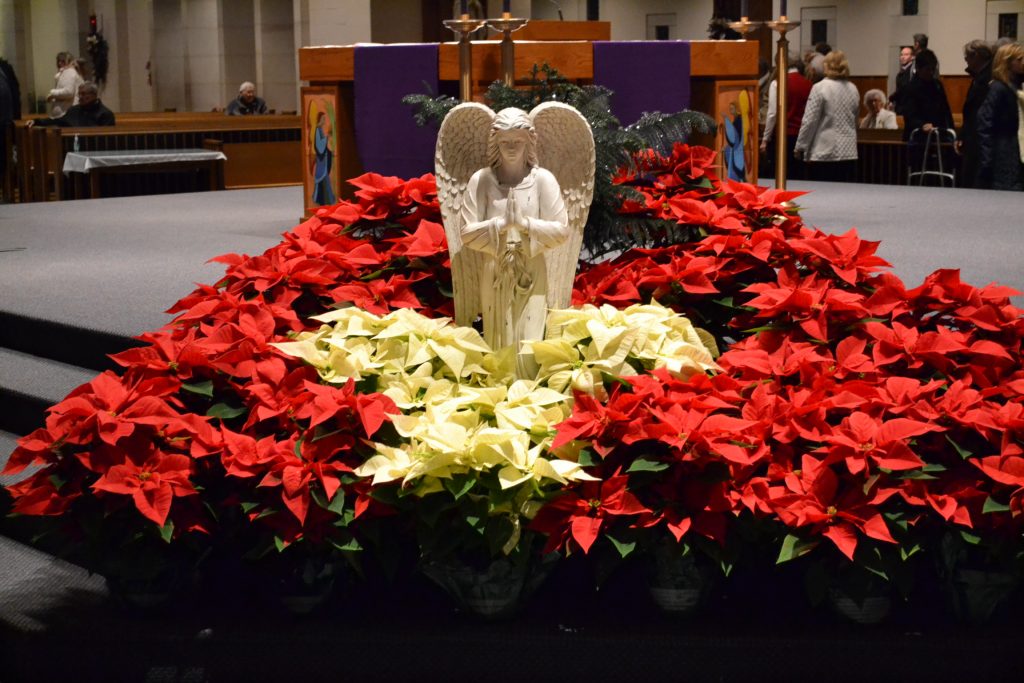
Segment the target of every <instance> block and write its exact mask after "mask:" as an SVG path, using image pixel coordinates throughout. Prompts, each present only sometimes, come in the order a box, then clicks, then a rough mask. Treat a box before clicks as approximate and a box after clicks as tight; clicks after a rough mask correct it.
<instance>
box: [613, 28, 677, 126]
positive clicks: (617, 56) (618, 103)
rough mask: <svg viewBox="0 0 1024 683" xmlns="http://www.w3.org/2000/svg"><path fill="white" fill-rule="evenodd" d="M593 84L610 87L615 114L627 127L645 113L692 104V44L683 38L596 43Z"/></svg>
mask: <svg viewBox="0 0 1024 683" xmlns="http://www.w3.org/2000/svg"><path fill="white" fill-rule="evenodd" d="M594 84H595V85H603V86H605V87H606V88H609V89H610V90H611V91H612V92H613V93H615V94H614V95H613V96H612V103H611V104H612V113H613V114H615V116H616V117H617V118H618V119H619V121H620V122H621V123H622V125H624V126H628V125H629V124H631V123H635V122H636V120H637V119H639V118H640V115H641V114H643V113H644V112H651V111H660V112H662V113H665V114H671V113H674V112H677V111H679V110H681V109H689V107H690V43H689V42H688V41H683V40H636V41H600V42H595V43H594Z"/></svg>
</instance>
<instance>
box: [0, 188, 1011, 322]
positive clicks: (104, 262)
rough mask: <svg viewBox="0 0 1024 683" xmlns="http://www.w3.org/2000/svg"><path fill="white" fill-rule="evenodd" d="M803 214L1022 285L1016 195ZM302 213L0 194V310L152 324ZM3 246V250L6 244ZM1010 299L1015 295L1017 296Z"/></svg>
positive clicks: (896, 261)
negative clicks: (230, 257) (4, 200)
mask: <svg viewBox="0 0 1024 683" xmlns="http://www.w3.org/2000/svg"><path fill="white" fill-rule="evenodd" d="M789 189H794V190H809V191H810V193H809V194H807V195H805V196H803V197H801V198H800V199H798V200H797V202H798V203H799V204H800V205H801V206H802V207H804V217H805V220H806V221H807V222H808V223H809V224H811V225H814V226H817V227H819V228H821V229H823V230H826V231H829V232H836V233H842V232H845V231H846V230H848V229H850V228H851V227H856V228H857V230H858V232H859V233H860V235H861V236H862V237H863V238H866V239H871V240H882V246H881V249H880V250H879V253H880V255H881V256H882V257H883V258H885V259H887V260H888V261H890V262H891V263H892V264H893V266H894V270H895V272H896V273H897V274H898V275H900V276H901V277H902V278H904V280H905V281H906V282H907V284H908V285H909V286H915V285H917V284H920V282H921V280H922V279H923V278H924V277H925V276H926V275H927V274H928V273H930V272H932V271H933V270H935V269H937V268H960V269H961V271H962V277H963V279H964V281H966V282H970V283H971V284H975V285H983V284H987V283H989V282H992V281H997V282H1000V283H1002V284H1006V285H1009V286H1012V287H1015V288H1018V289H1024V271H1022V269H1021V268H1020V266H1019V264H1020V263H1021V257H1022V255H1024V195H1022V194H1020V193H1010V192H993V191H983V190H963V189H957V190H948V189H946V190H944V189H941V188H911V187H890V186H881V185H846V184H836V183H813V182H808V181H803V182H794V183H791V184H790V188H789ZM301 213H302V194H301V188H299V187H284V188H273V189H265V190H236V191H228V192H205V193H196V194H185V195H181V194H179V195H163V196H153V197H124V198H116V199H103V200H81V201H71V202H55V203H42V204H20V205H19V204H15V205H12V204H5V205H0V310H6V311H11V312H14V313H19V314H23V315H28V316H32V317H49V318H51V319H53V320H57V321H60V322H64V323H67V324H68V325H71V326H74V327H84V328H87V329H96V330H101V331H105V332H111V333H114V334H119V335H135V334H138V333H140V332H144V331H147V330H152V329H156V328H157V327H160V326H161V325H163V324H164V323H166V322H167V321H168V320H169V316H167V315H166V314H164V313H163V311H164V310H166V309H167V308H168V307H169V306H170V305H171V304H173V303H174V302H175V301H177V299H178V298H180V297H181V296H184V295H185V294H187V293H188V292H190V291H191V290H192V289H193V287H194V283H196V282H206V283H212V282H215V281H216V280H217V279H218V277H219V276H220V275H221V274H222V273H223V271H224V266H222V265H221V264H217V263H207V261H208V260H209V259H210V258H211V257H213V256H217V255H219V254H222V253H226V252H239V253H249V254H252V253H260V252H262V251H263V250H265V249H266V248H268V247H270V246H271V245H273V244H275V243H276V242H277V241H278V240H279V237H280V234H281V233H282V232H284V231H286V230H288V229H290V228H291V227H292V226H294V225H295V224H296V223H297V222H298V220H299V217H300V216H301ZM8 250H11V251H8ZM1016 303H1018V305H1024V299H1021V298H1020V297H1017V298H1016Z"/></svg>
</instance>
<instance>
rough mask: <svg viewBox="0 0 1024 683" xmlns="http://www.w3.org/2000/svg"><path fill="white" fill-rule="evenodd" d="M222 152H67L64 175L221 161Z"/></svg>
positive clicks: (205, 150)
mask: <svg viewBox="0 0 1024 683" xmlns="http://www.w3.org/2000/svg"><path fill="white" fill-rule="evenodd" d="M224 159H227V157H226V156H224V153H223V152H216V151H214V150H210V149H198V148H197V149H130V150H120V151H112V152H68V153H67V154H66V155H64V173H88V172H89V171H91V170H93V169H94V168H112V167H115V166H137V165H139V164H166V163H172V162H175V161H222V160H224Z"/></svg>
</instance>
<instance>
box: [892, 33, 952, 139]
mask: <svg viewBox="0 0 1024 683" xmlns="http://www.w3.org/2000/svg"><path fill="white" fill-rule="evenodd" d="M914 62H915V64H916V70H915V72H914V77H913V78H911V79H910V83H908V84H907V87H906V88H905V89H904V91H903V94H902V96H901V101H902V105H903V139H904V140H909V139H910V134H911V133H912V132H913V131H914V130H916V129H918V128H920V129H921V131H922V132H925V133H929V132H931V130H932V129H933V128H952V127H953V112H952V111H951V110H950V108H949V100H948V99H947V98H946V89H945V88H944V87H943V85H942V81H940V80H939V79H938V78H936V75H937V74H938V69H939V60H938V58H937V57H936V56H935V53H934V52H932V51H931V50H928V49H925V50H921V52H920V53H918V55H917V57H915V58H914Z"/></svg>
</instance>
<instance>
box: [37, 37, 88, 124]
mask: <svg viewBox="0 0 1024 683" xmlns="http://www.w3.org/2000/svg"><path fill="white" fill-rule="evenodd" d="M53 80H54V85H53V90H51V91H50V94H49V95H47V96H46V101H47V102H49V103H50V118H51V119H56V118H60V117H61V116H64V114H66V113H67V111H68V109H70V108H71V107H72V105H75V104H78V86H80V85H82V83H85V79H84V78H82V75H81V74H80V73H78V67H77V66H76V62H75V57H74V55H72V54H71V53H70V52H61V53H60V54H58V55H57V74H56V75H55V76H54V78H53Z"/></svg>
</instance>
